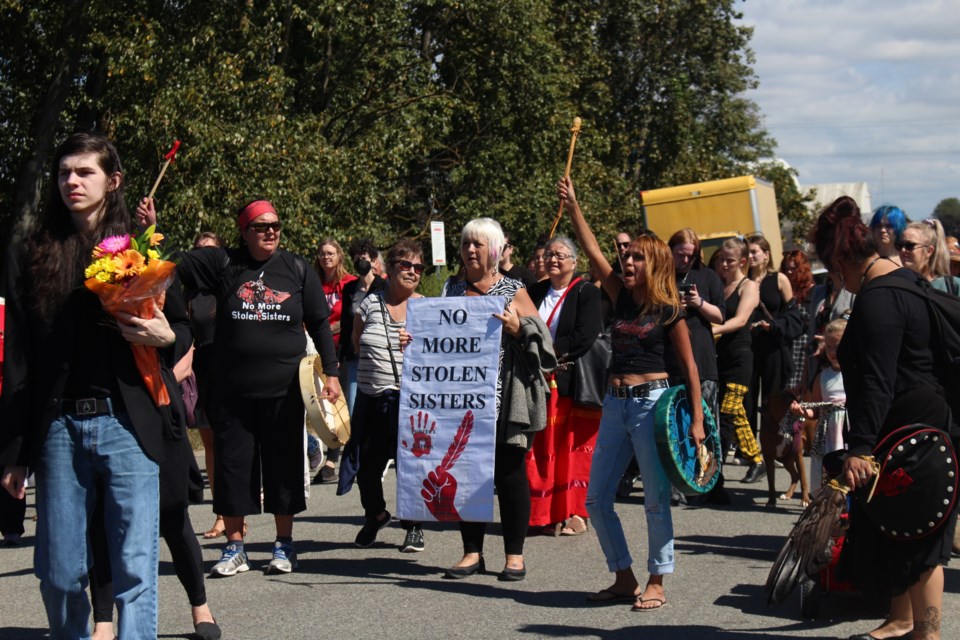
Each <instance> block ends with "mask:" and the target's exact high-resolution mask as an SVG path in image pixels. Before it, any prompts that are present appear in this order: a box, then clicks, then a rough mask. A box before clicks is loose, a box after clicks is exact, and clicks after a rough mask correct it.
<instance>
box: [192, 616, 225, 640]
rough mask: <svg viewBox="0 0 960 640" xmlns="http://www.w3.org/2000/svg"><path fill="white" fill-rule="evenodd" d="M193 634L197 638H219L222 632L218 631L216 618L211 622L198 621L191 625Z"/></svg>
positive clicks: (214, 639) (216, 639)
mask: <svg viewBox="0 0 960 640" xmlns="http://www.w3.org/2000/svg"><path fill="white" fill-rule="evenodd" d="M193 635H194V636H195V637H196V638H198V640H220V636H221V635H223V634H222V633H221V632H220V627H219V626H217V622H216V620H214V621H213V622H199V623H197V624H195V625H193Z"/></svg>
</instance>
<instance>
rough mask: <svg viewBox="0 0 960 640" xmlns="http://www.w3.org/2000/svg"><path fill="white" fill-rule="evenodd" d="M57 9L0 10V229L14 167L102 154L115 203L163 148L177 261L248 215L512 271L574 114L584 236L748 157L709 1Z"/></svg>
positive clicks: (169, 4) (748, 143)
mask: <svg viewBox="0 0 960 640" xmlns="http://www.w3.org/2000/svg"><path fill="white" fill-rule="evenodd" d="M73 2H74V6H75V8H76V10H77V11H79V14H71V13H70V11H69V10H68V5H67V4H65V3H63V2H57V1H54V0H31V1H30V2H27V1H26V0H5V2H4V4H3V9H2V18H3V19H2V21H0V22H2V25H3V26H2V27H0V35H2V36H3V37H2V38H0V108H2V109H3V112H4V114H5V118H4V119H3V121H2V122H0V133H2V134H3V135H4V139H5V140H7V142H8V144H7V146H6V149H5V151H4V153H3V154H0V212H2V213H0V216H7V218H6V219H5V220H4V221H5V222H7V223H9V222H11V221H10V220H9V217H10V216H11V215H12V214H11V211H12V203H13V202H14V201H15V200H16V199H17V198H18V197H19V198H21V199H22V200H24V201H28V202H31V203H35V201H36V199H37V193H38V190H37V183H38V178H42V177H43V176H42V173H38V171H37V169H36V168H34V169H33V171H32V173H31V172H29V171H28V172H26V174H24V175H27V177H30V176H32V178H33V181H32V182H31V181H30V180H29V179H25V178H17V176H18V175H21V174H22V169H23V167H25V166H26V164H25V163H26V162H27V161H28V160H29V158H31V157H40V158H43V159H44V162H46V161H47V159H48V158H49V157H50V154H51V153H52V150H53V149H52V147H53V145H54V144H55V143H56V142H58V141H59V140H61V139H63V137H65V136H66V135H67V134H69V133H70V132H71V131H74V130H77V129H91V128H97V129H100V130H102V131H105V132H107V133H108V134H109V135H110V136H111V137H113V139H114V140H115V141H116V142H117V145H118V147H119V149H120V151H121V157H122V158H123V159H124V163H125V173H126V176H127V190H128V197H129V199H130V200H131V204H133V200H134V199H135V198H137V197H139V196H140V195H142V194H145V193H146V192H147V191H148V189H149V188H150V185H151V184H152V182H153V180H154V179H155V177H156V175H157V173H158V171H159V167H160V163H161V160H162V156H163V154H164V153H165V152H166V151H167V149H168V148H169V147H170V144H171V143H172V142H173V140H174V138H178V139H180V140H181V141H182V143H183V145H182V147H181V151H180V153H179V154H178V156H177V159H176V162H175V164H174V165H173V166H172V167H171V168H170V169H169V170H168V172H167V175H166V177H165V179H164V181H163V183H162V184H161V187H160V189H159V191H158V193H157V201H158V209H159V212H160V213H159V215H160V226H161V227H162V228H163V229H164V231H165V233H166V234H167V235H168V236H169V237H171V238H173V239H174V241H175V242H176V243H177V244H179V245H186V244H188V243H189V241H190V240H191V239H192V237H193V236H194V235H195V234H196V233H197V232H198V231H200V230H205V229H212V230H215V231H219V232H220V233H222V234H226V235H227V236H228V237H230V236H232V235H233V212H234V211H235V210H236V209H237V208H238V207H239V206H241V205H242V204H243V203H245V202H246V201H248V200H250V199H253V198H255V197H266V198H269V199H270V200H271V201H273V202H274V204H275V205H276V206H277V208H278V210H279V211H280V214H281V216H282V217H283V219H284V224H285V226H284V242H285V243H286V246H288V247H289V248H291V249H293V250H296V251H299V252H302V253H310V252H312V250H313V248H314V247H315V246H316V244H317V243H318V241H319V239H320V238H322V237H324V236H327V235H332V236H334V237H336V238H338V239H340V240H341V241H342V242H348V241H349V240H351V239H352V238H355V237H358V236H371V237H373V238H374V239H375V240H376V241H377V242H378V243H380V244H381V245H386V244H389V243H390V242H391V241H392V240H393V239H396V238H397V237H400V236H411V237H419V238H425V237H426V234H427V229H428V224H427V223H428V221H429V220H431V219H438V220H443V221H444V222H445V223H446V228H447V229H448V230H450V233H451V242H450V243H449V244H450V249H451V250H453V249H454V247H455V246H456V241H455V240H454V239H453V236H455V235H456V231H457V230H458V229H459V228H460V226H461V225H462V224H463V223H464V222H466V221H467V220H469V219H471V218H473V217H477V216H483V215H489V216H492V217H495V218H497V219H498V220H500V221H501V223H502V224H503V225H504V226H505V227H506V228H508V229H510V231H511V232H512V234H513V236H514V238H515V239H516V241H517V242H518V244H519V245H520V246H521V247H522V248H524V249H530V248H531V246H532V243H533V240H534V238H535V237H536V236H537V235H539V234H541V233H544V232H546V231H548V230H549V226H550V222H551V220H552V217H553V215H554V213H555V212H556V200H555V194H554V183H555V181H556V179H557V177H558V176H559V175H560V174H561V172H562V169H563V164H564V161H565V156H566V149H567V145H568V141H569V132H568V127H569V124H570V122H571V120H572V119H573V117H574V116H575V115H579V116H581V117H582V118H583V121H584V130H583V134H582V135H581V137H580V140H579V142H578V147H577V157H576V160H575V163H574V171H573V176H574V178H575V180H576V181H577V184H578V192H579V193H580V196H581V199H582V201H583V202H584V209H585V211H586V212H587V214H588V216H590V217H591V219H592V220H594V221H595V222H596V229H597V231H598V233H599V234H612V233H614V232H615V231H616V230H619V229H624V228H626V229H633V228H635V227H636V220H637V219H638V218H639V201H638V197H637V194H638V192H639V191H640V190H641V189H653V188H659V187H665V186H670V185H673V184H680V183H687V182H697V181H701V180H711V179H717V178H723V177H729V176H732V175H738V174H742V173H747V172H749V168H750V167H751V166H753V165H754V163H755V162H756V161H757V160H758V159H760V158H762V157H766V156H768V155H770V153H771V152H772V145H773V143H772V140H771V139H770V138H769V136H768V135H767V133H766V132H765V130H764V129H763V127H762V125H761V123H760V120H759V118H758V114H757V109H756V106H755V105H754V104H753V103H751V102H750V101H749V100H747V99H745V98H744V92H745V91H746V90H748V89H749V88H751V87H753V86H754V85H755V84H756V78H755V76H754V74H753V72H752V70H751V66H750V65H751V63H752V54H751V52H750V51H749V48H748V43H749V38H750V30H749V28H746V27H744V26H742V25H739V24H737V23H736V21H735V19H736V18H737V17H738V16H737V13H736V11H735V10H734V8H733V5H734V3H733V1H732V0H697V1H695V2H690V1H685V0H553V1H550V0H510V1H509V2H488V1H487V0H457V1H453V0H405V1H403V2H399V1H398V2H372V1H370V2H363V1H359V0H295V1H290V0H224V1H221V2H201V1H199V0H163V1H157V0H86V1H82V0H73ZM71 17H72V18H74V20H73V22H71V21H70V19H71ZM77 18H79V19H78V20H77ZM68 36H70V37H73V38H74V40H69V38H68ZM70 42H74V43H75V45H74V46H73V48H70V47H68V46H67V45H68V43H70ZM68 53H69V54H70V55H65V54H68ZM64 61H66V63H69V64H67V65H66V68H67V70H68V77H69V82H68V87H69V92H68V93H67V94H66V95H65V97H64V99H63V100H62V104H57V103H55V102H51V86H52V82H51V80H50V78H51V77H52V76H51V70H53V69H56V68H57V65H58V64H59V65H60V67H61V68H63V67H64V65H65V62H64ZM44 108H46V109H47V110H48V111H52V112H53V113H54V114H56V122H57V124H55V125H54V126H53V129H51V128H50V127H47V128H46V129H45V130H46V131H48V132H49V131H53V133H54V134H53V135H51V136H49V138H50V139H49V140H46V139H43V138H42V137H41V136H38V134H37V131H36V123H35V122H34V120H36V119H37V117H36V116H37V114H38V113H40V112H41V111H42V110H43V109H44ZM32 126H33V127H34V128H33V129H31V127H32ZM41 165H42V163H41ZM569 230H570V229H569V226H568V225H567V223H566V222H564V223H563V224H562V225H561V232H563V231H567V232H569Z"/></svg>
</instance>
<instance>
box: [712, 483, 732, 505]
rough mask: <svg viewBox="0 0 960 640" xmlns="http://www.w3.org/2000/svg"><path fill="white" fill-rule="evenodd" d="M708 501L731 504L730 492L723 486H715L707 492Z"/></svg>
mask: <svg viewBox="0 0 960 640" xmlns="http://www.w3.org/2000/svg"><path fill="white" fill-rule="evenodd" d="M707 502H708V503H710V504H719V505H725V504H730V502H731V500H730V494H729V493H727V490H726V489H724V488H723V487H714V488H713V489H711V490H710V493H708V494H707Z"/></svg>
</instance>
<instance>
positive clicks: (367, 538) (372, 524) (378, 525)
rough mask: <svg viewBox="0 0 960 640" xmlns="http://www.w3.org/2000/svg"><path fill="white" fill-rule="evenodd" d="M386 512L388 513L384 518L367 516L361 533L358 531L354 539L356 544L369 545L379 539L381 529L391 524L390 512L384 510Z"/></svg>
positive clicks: (359, 545)
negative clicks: (378, 518)
mask: <svg viewBox="0 0 960 640" xmlns="http://www.w3.org/2000/svg"><path fill="white" fill-rule="evenodd" d="M384 513H385V514H387V515H386V517H385V518H384V519H383V520H377V519H376V518H367V521H366V522H364V523H363V528H362V529H360V533H358V534H357V537H356V538H355V539H354V540H353V543H354V544H355V545H357V546H358V547H369V546H370V545H372V544H373V543H374V542H376V541H377V534H378V533H380V529H383V528H384V527H385V526H387V525H388V524H390V512H389V511H384Z"/></svg>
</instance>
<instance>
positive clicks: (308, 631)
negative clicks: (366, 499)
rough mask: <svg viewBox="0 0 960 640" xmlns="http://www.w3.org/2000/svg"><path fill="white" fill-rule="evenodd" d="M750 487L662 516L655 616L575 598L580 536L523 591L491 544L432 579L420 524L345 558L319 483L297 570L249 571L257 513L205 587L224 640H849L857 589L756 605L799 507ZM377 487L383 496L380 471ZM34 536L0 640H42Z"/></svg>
mask: <svg viewBox="0 0 960 640" xmlns="http://www.w3.org/2000/svg"><path fill="white" fill-rule="evenodd" d="M201 464H202V460H201ZM730 475H731V476H732V477H735V478H739V477H740V476H741V475H742V473H741V472H740V471H739V470H737V469H732V470H731V472H730ZM780 475H781V476H784V475H785V474H783V472H782V471H781V472H780ZM783 483H785V479H783V478H782V482H781V484H783ZM761 484H763V485H764V487H765V483H760V484H756V485H741V484H740V483H738V482H736V481H733V482H728V487H729V489H730V491H731V493H732V495H733V504H732V505H731V506H729V507H724V508H709V509H708V508H676V509H674V516H673V517H674V524H675V527H676V532H677V541H676V549H677V554H678V557H677V573H676V574H674V576H672V577H670V578H668V580H667V599H668V604H667V606H666V607H664V608H663V609H661V610H659V611H656V612H648V613H632V612H631V611H630V608H629V605H624V604H620V605H616V606H610V607H594V606H587V605H586V604H585V603H584V597H585V596H586V595H587V594H588V593H590V592H593V591H597V590H599V589H601V588H603V587H606V586H608V584H609V582H610V576H609V574H607V573H606V571H605V565H604V562H603V558H602V555H601V553H600V548H599V545H598V544H597V540H596V536H595V535H594V534H593V532H592V531H590V532H588V533H587V534H585V535H583V536H580V537H576V538H552V537H535V538H531V539H529V540H528V543H527V547H526V562H527V567H528V572H529V574H528V577H527V579H526V581H524V582H519V583H501V582H498V581H497V579H496V575H495V572H496V571H499V569H500V568H501V567H502V562H503V547H502V544H501V540H500V538H499V537H496V536H490V537H489V538H488V540H487V549H486V558H487V561H488V563H489V566H490V568H491V573H489V574H487V575H483V576H475V577H473V578H470V579H467V580H461V581H449V580H443V579H442V578H441V571H442V569H443V568H444V567H446V566H448V565H451V564H453V563H454V562H455V561H456V560H457V559H458V558H459V550H460V547H459V535H458V534H457V532H456V531H455V529H454V528H452V527H450V526H447V525H431V526H428V527H426V550H425V551H424V552H423V553H420V554H401V553H399V552H398V550H397V545H399V543H400V542H401V541H402V539H403V531H402V529H400V527H399V526H396V524H394V525H393V526H391V527H388V528H386V529H384V530H383V531H381V533H380V537H379V539H378V541H377V543H376V544H374V546H373V547H371V548H369V549H358V548H357V547H355V546H354V545H353V538H354V536H355V535H356V533H357V531H358V529H359V527H360V525H361V522H362V517H361V513H362V511H361V508H360V499H359V494H358V493H357V491H356V490H354V491H353V492H352V493H350V494H349V495H347V496H344V497H340V498H337V497H336V496H335V495H334V488H333V487H332V486H329V485H325V486H314V487H312V493H313V495H312V496H311V498H310V500H309V502H308V507H309V508H308V511H307V512H306V513H304V514H303V515H302V516H300V517H298V518H297V525H296V529H295V536H296V538H297V548H298V550H299V553H300V567H299V570H298V571H297V572H295V573H293V574H291V575H288V576H281V577H274V576H271V577H266V576H264V575H263V574H262V573H261V572H260V571H257V570H255V569H257V568H260V567H262V566H265V565H266V563H267V561H268V560H269V549H270V547H271V546H272V540H273V527H272V520H271V519H270V518H269V517H268V516H265V515H264V516H256V517H253V518H251V519H250V534H249V536H248V539H247V540H248V541H247V548H248V550H249V551H250V559H251V563H252V565H253V568H254V570H252V571H250V572H248V573H246V574H239V575H237V576H235V577H233V578H227V579H219V580H208V581H207V590H208V597H209V600H210V603H211V606H212V607H213V610H214V614H215V615H216V616H217V618H218V619H219V621H220V623H221V626H222V627H223V630H224V638H225V639H227V640H240V639H248V638H249V639H259V638H325V637H334V638H357V639H365V638H384V637H388V638H391V639H393V640H400V639H404V638H411V639H415V640H423V639H431V638H444V639H446V638H484V639H486V638H529V639H531V640H532V639H535V638H603V639H610V640H619V639H627V638H629V639H630V640H655V639H660V638H664V639H670V640H735V639H740V638H747V639H749V638H846V637H847V636H849V635H850V634H852V633H857V632H864V631H867V630H869V629H871V628H873V625H874V624H875V623H876V622H877V621H879V619H881V618H882V616H883V612H882V611H881V610H877V608H876V607H871V606H870V605H869V603H866V602H865V601H864V600H863V599H862V598H861V597H859V596H857V595H855V594H841V593H831V594H827V595H825V596H823V598H822V600H821V603H820V612H819V616H818V617H817V618H816V619H814V620H803V619H801V617H800V603H799V596H798V595H797V594H794V596H793V597H792V599H791V600H790V601H788V602H787V603H785V604H784V605H782V606H778V607H767V606H766V603H765V597H764V594H763V583H764V581H765V579H766V575H767V571H768V570H769V567H770V563H771V561H772V559H773V557H774V555H775V554H776V551H777V549H778V548H779V545H780V544H781V542H782V537H783V536H784V534H785V533H786V532H787V531H788V530H789V529H790V526H791V525H792V523H793V522H794V520H795V519H796V517H797V515H798V514H799V513H800V508H799V504H798V503H797V502H796V501H794V502H793V503H792V504H789V505H787V506H784V507H783V508H780V509H777V510H769V509H766V508H765V507H764V506H763V502H764V501H765V488H761V486H760V485H761ZM387 485H388V493H389V495H391V496H392V495H393V490H394V474H393V472H392V471H391V472H390V473H389V475H388V477H387ZM29 499H30V500H31V508H30V509H28V512H27V515H28V518H29V517H30V516H32V514H33V509H32V495H31V496H30V497H29ZM388 502H389V500H388ZM619 513H620V516H621V518H622V519H623V522H624V526H625V529H626V531H627V534H628V539H629V540H630V542H631V546H632V550H633V553H634V557H635V558H639V559H640V560H639V566H640V567H642V566H643V564H644V562H645V555H644V548H645V545H646V534H645V527H644V524H643V508H642V491H640V490H639V489H638V490H637V491H635V492H634V493H633V494H632V495H631V497H630V498H629V499H627V500H625V501H623V502H622V503H621V505H620V507H619ZM191 517H192V518H193V521H194V524H195V527H196V528H197V529H201V530H202V529H206V527H208V526H209V525H210V524H211V522H212V516H211V514H210V507H209V505H200V506H196V507H192V508H191ZM222 540H223V539H221V540H220V541H217V542H209V541H206V540H203V541H202V546H203V555H204V562H205V564H206V566H207V568H209V566H210V565H212V564H213V562H214V561H215V560H216V559H217V558H218V557H219V549H220V546H221V544H222ZM32 541H33V523H32V522H28V523H27V537H26V538H25V546H23V547H19V548H12V549H11V548H0V640H34V639H39V638H45V637H47V635H46V632H45V630H44V625H45V616H44V613H43V609H42V605H41V602H40V595H39V590H38V583H37V580H36V578H34V576H33V574H32V569H31V567H32V552H33V549H32V546H31V545H32ZM161 546H162V545H161ZM957 565H958V566H960V562H958V563H957ZM160 573H161V577H160V595H161V603H160V605H161V608H160V637H161V638H189V637H190V633H191V632H192V625H191V622H190V616H189V607H188V605H187V602H186V598H185V596H184V594H183V591H182V590H181V588H180V585H179V583H178V582H177V579H176V576H175V575H174V574H173V567H172V564H171V563H170V557H169V554H167V553H166V549H165V548H163V554H162V556H161V567H160ZM946 583H947V591H948V595H947V596H946V598H945V603H944V618H945V623H944V630H943V637H944V638H945V639H948V638H960V596H957V595H956V594H957V593H958V592H960V571H958V569H957V568H956V567H954V568H948V569H947V572H946Z"/></svg>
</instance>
